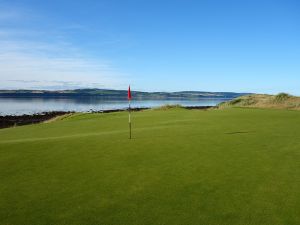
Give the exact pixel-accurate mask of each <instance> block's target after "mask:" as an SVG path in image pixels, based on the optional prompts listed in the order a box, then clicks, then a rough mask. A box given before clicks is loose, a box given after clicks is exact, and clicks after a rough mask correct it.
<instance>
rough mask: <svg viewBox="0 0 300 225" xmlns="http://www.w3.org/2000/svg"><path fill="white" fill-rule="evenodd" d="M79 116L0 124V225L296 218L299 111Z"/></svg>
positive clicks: (219, 223)
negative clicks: (29, 123)
mask: <svg viewBox="0 0 300 225" xmlns="http://www.w3.org/2000/svg"><path fill="white" fill-rule="evenodd" d="M132 118H133V139H132V140H129V139H128V129H127V126H128V124H127V113H126V112H121V113H111V114H78V115H74V116H72V117H69V118H67V119H65V120H61V121H56V122H52V123H45V124H38V125H32V126H23V127H17V128H9V129H2V130H0V182H1V184H0V224H5V225H15V224H30V225H35V224H39V225H44V224H49V225H53V224H78V225H83V224H105V225H146V224H161V225H162V224H166V225H172V224H178V225H185V224H193V225H197V224H205V225H211V224H212V225H223V224H228V225H235V224H239V225H247V224H264V225H276V224H280V225H281V224H288V225H293V224H295V225H296V224H300V112H299V111H287V110H261V109H237V108H233V109H226V110H212V111H197V110H185V109H171V110H165V111H163V110H162V111H155V110H149V111H144V112H136V113H133V115H132Z"/></svg>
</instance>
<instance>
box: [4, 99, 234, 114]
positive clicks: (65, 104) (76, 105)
mask: <svg viewBox="0 0 300 225" xmlns="http://www.w3.org/2000/svg"><path fill="white" fill-rule="evenodd" d="M226 100H229V99H217V98H214V99H197V100H133V101H132V102H131V106H132V107H157V106H161V105H166V104H172V105H173V104H180V105H183V106H215V105H217V104H218V103H220V102H223V101H226ZM127 107H128V102H127V101H126V100H108V99H103V98H95V97H86V98H0V115H22V114H34V113H40V112H48V111H76V112H87V111H91V110H93V111H101V110H108V109H126V108H127Z"/></svg>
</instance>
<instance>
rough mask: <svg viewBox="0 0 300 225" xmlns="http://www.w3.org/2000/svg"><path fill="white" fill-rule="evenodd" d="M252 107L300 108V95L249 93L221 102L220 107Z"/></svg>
mask: <svg viewBox="0 0 300 225" xmlns="http://www.w3.org/2000/svg"><path fill="white" fill-rule="evenodd" d="M231 107H252V108H274V109H275V108H277V109H294V110H300V97H295V96H291V95H289V94H286V93H280V94H278V95H261V94H255V95H247V96H242V97H238V98H236V99H233V100H231V101H228V102H223V103H221V104H219V108H231Z"/></svg>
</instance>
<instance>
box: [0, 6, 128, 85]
mask: <svg viewBox="0 0 300 225" xmlns="http://www.w3.org/2000/svg"><path fill="white" fill-rule="evenodd" d="M22 16H23V15H22V14H21V13H18V11H17V10H8V11H7V12H6V13H4V10H2V9H1V7H0V22H3V21H5V20H9V21H11V20H15V19H20V18H21V17H22ZM70 27H71V28H72V29H73V28H74V25H70ZM75 28H78V26H76V27H75ZM59 32H60V31H59V30H52V31H46V30H38V31H36V30H34V29H27V30H26V29H25V28H20V26H19V27H18V26H14V27H10V28H5V29H3V28H2V29H1V28H0V89H14V88H22V89H23V88H36V89H68V88H78V87H100V88H120V87H122V84H123V79H122V78H123V77H124V74H121V73H120V72H118V71H117V70H116V69H115V68H114V66H113V65H112V63H111V62H109V61H108V60H103V59H98V58H94V57H91V56H89V55H88V54H86V53H83V51H82V50H81V49H80V48H77V47H76V46H74V45H73V44H72V43H70V42H68V41H67V40H66V38H64V37H62V36H63V33H61V34H59V38H57V39H55V38H53V39H52V40H51V41H49V40H45V38H44V37H47V36H49V34H52V33H59Z"/></svg>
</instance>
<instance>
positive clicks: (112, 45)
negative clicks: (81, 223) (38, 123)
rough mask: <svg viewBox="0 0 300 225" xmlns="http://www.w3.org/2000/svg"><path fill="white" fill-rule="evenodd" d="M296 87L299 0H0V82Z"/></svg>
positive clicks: (17, 85) (19, 85)
mask: <svg viewBox="0 0 300 225" xmlns="http://www.w3.org/2000/svg"><path fill="white" fill-rule="evenodd" d="M128 84H131V87H132V89H133V90H140V91H233V92H252V93H270V94H275V93H279V92H288V93H290V94H295V95H300V1H298V0H226V1H224V0H76V1H74V0H51V1H50V0H49V1H41V0H0V89H47V90H60V89H75V88H108V89H126V88H127V87H128Z"/></svg>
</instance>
